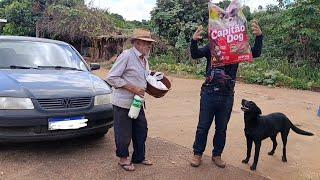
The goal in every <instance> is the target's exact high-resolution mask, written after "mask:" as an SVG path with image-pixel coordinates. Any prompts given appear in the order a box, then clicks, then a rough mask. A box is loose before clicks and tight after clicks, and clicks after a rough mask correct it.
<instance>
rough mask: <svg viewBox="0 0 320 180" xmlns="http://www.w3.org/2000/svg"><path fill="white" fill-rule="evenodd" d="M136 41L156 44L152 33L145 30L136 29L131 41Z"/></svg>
mask: <svg viewBox="0 0 320 180" xmlns="http://www.w3.org/2000/svg"><path fill="white" fill-rule="evenodd" d="M136 39H139V40H142V41H148V42H156V41H155V40H154V39H152V38H151V32H150V31H148V30H145V29H135V30H134V31H133V35H132V37H131V41H134V40H136Z"/></svg>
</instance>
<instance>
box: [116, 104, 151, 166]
mask: <svg viewBox="0 0 320 180" xmlns="http://www.w3.org/2000/svg"><path fill="white" fill-rule="evenodd" d="M113 112H114V133H115V141H116V148H117V150H116V155H117V156H118V157H120V158H125V157H129V150H128V148H129V145H130V142H131V140H132V144H133V154H132V159H131V161H132V162H133V163H141V162H142V161H144V160H145V153H146V149H145V142H146V140H147V134H148V125H147V119H146V117H145V113H144V110H143V108H141V110H140V114H139V116H138V118H137V119H131V118H129V116H128V113H129V109H124V108H120V107H118V106H113Z"/></svg>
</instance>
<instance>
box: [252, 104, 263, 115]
mask: <svg viewBox="0 0 320 180" xmlns="http://www.w3.org/2000/svg"><path fill="white" fill-rule="evenodd" d="M252 103H253V105H254V112H256V113H257V114H262V111H261V109H260V108H259V107H258V106H257V104H256V103H254V102H252Z"/></svg>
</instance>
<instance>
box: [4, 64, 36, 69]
mask: <svg viewBox="0 0 320 180" xmlns="http://www.w3.org/2000/svg"><path fill="white" fill-rule="evenodd" d="M1 68H6V69H38V68H36V67H31V66H16V65H11V66H9V67H1Z"/></svg>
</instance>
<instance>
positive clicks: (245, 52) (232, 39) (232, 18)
mask: <svg viewBox="0 0 320 180" xmlns="http://www.w3.org/2000/svg"><path fill="white" fill-rule="evenodd" d="M247 29H248V28H247V20H246V18H245V16H244V14H243V13H242V7H241V4H240V2H239V0H233V1H231V3H230V5H229V7H228V8H227V9H226V10H224V9H221V8H220V7H218V6H216V5H215V4H213V3H211V2H209V31H208V32H209V40H210V46H211V47H210V49H211V57H212V59H211V65H212V67H219V66H225V65H228V64H237V63H241V62H253V57H252V53H251V47H250V45H249V36H248V34H247Z"/></svg>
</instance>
